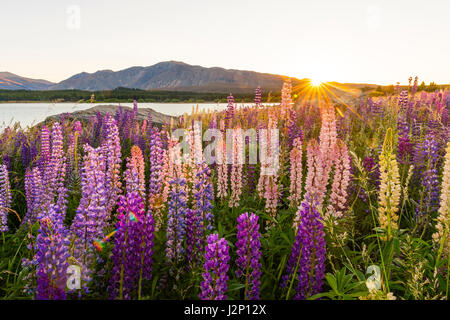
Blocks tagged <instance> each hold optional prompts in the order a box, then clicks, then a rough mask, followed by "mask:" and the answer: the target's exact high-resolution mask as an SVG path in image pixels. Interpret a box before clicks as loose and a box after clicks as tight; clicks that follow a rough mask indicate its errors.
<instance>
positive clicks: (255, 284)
mask: <svg viewBox="0 0 450 320" xmlns="http://www.w3.org/2000/svg"><path fill="white" fill-rule="evenodd" d="M237 221H238V225H237V230H238V232H237V242H236V248H237V252H236V253H237V256H238V258H237V259H236V265H237V267H238V269H237V271H236V275H237V276H238V277H242V276H243V277H244V278H245V299H250V300H258V299H259V291H260V286H261V281H260V277H261V263H260V259H261V242H260V240H259V238H260V237H261V234H260V233H259V231H258V229H259V224H258V216H257V215H255V214H254V213H252V214H250V215H249V213H248V212H246V213H243V214H241V215H240V216H239V217H238V218H237Z"/></svg>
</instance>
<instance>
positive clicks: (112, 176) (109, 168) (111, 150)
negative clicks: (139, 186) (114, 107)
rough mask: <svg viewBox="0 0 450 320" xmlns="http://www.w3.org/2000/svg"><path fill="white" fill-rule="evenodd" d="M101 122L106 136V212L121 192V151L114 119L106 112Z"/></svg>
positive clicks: (104, 147) (104, 151)
mask: <svg viewBox="0 0 450 320" xmlns="http://www.w3.org/2000/svg"><path fill="white" fill-rule="evenodd" d="M103 122H104V132H105V136H106V137H105V141H104V142H103V145H102V148H103V153H104V159H105V165H106V169H105V170H106V171H105V172H106V182H105V183H106V184H105V187H106V191H107V208H108V212H111V210H112V208H113V207H114V206H115V205H116V201H117V199H118V197H119V195H120V194H121V193H122V190H121V187H122V183H121V182H120V166H121V163H122V158H121V157H122V153H121V147H120V138H119V129H118V128H117V124H116V120H114V119H113V118H112V117H111V116H110V115H109V113H107V114H106V115H105V119H104V121H103Z"/></svg>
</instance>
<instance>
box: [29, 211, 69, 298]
mask: <svg viewBox="0 0 450 320" xmlns="http://www.w3.org/2000/svg"><path fill="white" fill-rule="evenodd" d="M59 211H60V209H58V208H56V207H55V206H54V205H50V206H49V208H48V211H47V212H42V213H41V215H40V216H39V230H38V236H37V238H36V248H35V249H36V255H35V257H34V261H35V263H36V264H37V267H36V278H37V292H36V299H38V300H64V299H65V298H66V292H65V288H66V282H67V267H68V263H67V259H68V258H69V251H68V247H69V244H70V242H69V240H68V238H67V230H66V229H65V227H64V225H63V221H62V217H61V215H60V214H59V213H58V212H59Z"/></svg>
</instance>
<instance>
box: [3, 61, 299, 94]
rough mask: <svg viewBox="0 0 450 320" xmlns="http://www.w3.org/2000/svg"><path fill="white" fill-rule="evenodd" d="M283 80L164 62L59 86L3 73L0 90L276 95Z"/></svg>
mask: <svg viewBox="0 0 450 320" xmlns="http://www.w3.org/2000/svg"><path fill="white" fill-rule="evenodd" d="M286 78H287V77H286V76H281V75H275V74H269V73H259V72H254V71H244V70H233V69H223V68H218V67H213V68H205V67H201V66H194V65H189V64H186V63H183V62H178V61H166V62H160V63H157V64H155V65H152V66H149V67H131V68H128V69H124V70H120V71H112V70H101V71H97V72H94V73H87V72H82V73H79V74H76V75H74V76H72V77H70V78H68V79H66V80H63V81H61V82H59V83H52V82H50V81H45V80H35V79H29V78H24V77H20V76H18V75H15V74H12V73H9V72H2V73H0V89H7V90H17V89H25V90H68V89H69V90H70V89H79V90H86V91H101V90H112V89H115V88H118V87H125V88H136V89H143V90H171V91H192V92H217V93H229V92H233V93H250V92H253V90H254V89H255V88H256V87H257V86H261V88H263V90H264V91H279V90H280V89H281V87H282V85H283V81H284V79H286ZM300 81H302V80H298V79H293V84H294V85H295V84H296V83H297V82H300ZM303 81H306V80H303Z"/></svg>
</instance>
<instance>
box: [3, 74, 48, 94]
mask: <svg viewBox="0 0 450 320" xmlns="http://www.w3.org/2000/svg"><path fill="white" fill-rule="evenodd" d="M52 85H54V83H52V82H50V81H46V80H40V79H29V78H24V77H21V76H18V75H15V74H13V73H10V72H0V89H2V90H20V89H25V90H47V89H48V88H49V87H50V86H52Z"/></svg>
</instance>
